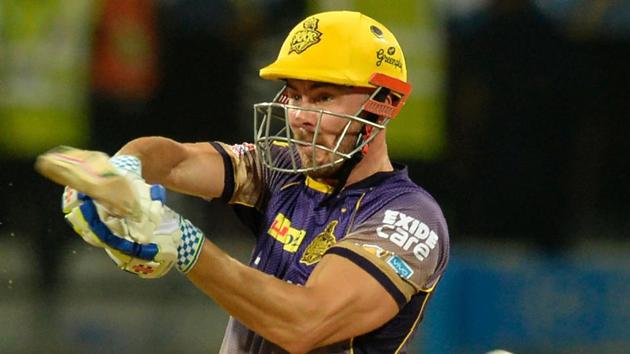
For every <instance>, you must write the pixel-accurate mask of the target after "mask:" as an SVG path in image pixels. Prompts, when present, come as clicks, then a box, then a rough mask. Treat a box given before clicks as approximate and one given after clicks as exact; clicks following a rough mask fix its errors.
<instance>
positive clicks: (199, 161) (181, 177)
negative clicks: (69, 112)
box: [117, 136, 224, 198]
mask: <svg viewBox="0 0 630 354" xmlns="http://www.w3.org/2000/svg"><path fill="white" fill-rule="evenodd" d="M117 154H119V155H120V154H126V155H133V156H136V157H138V158H139V159H140V160H141V161H142V177H143V178H144V179H145V180H146V181H147V182H148V183H159V184H162V185H164V186H165V187H166V188H168V189H171V190H175V191H178V192H181V193H185V194H190V195H196V196H200V197H204V198H216V197H219V196H221V193H222V192H223V187H224V167H223V160H222V158H221V156H220V154H219V153H218V151H216V150H215V149H214V148H213V147H212V145H210V144H209V143H206V142H203V143H179V142H177V141H175V140H172V139H169V138H164V137H158V136H152V137H143V138H138V139H135V140H132V141H131V142H129V143H127V144H126V145H125V146H123V147H122V148H121V149H120V151H118V153H117Z"/></svg>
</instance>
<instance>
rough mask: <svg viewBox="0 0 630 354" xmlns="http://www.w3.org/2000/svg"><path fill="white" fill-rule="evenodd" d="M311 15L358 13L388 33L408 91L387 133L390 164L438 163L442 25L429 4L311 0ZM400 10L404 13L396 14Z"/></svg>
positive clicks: (442, 144)
mask: <svg viewBox="0 0 630 354" xmlns="http://www.w3.org/2000/svg"><path fill="white" fill-rule="evenodd" d="M310 6H311V11H310V12H311V13H314V12H318V11H327V10H337V9H340V8H344V9H351V10H354V11H360V12H362V13H365V14H366V15H368V16H370V17H373V18H375V19H377V20H378V21H379V22H381V23H382V24H384V25H385V26H386V27H387V28H389V29H390V30H391V31H392V32H393V33H394V34H395V35H396V38H397V39H398V42H399V43H400V45H401V47H402V48H403V50H404V52H405V60H406V61H407V72H408V73H409V74H408V75H409V77H408V80H409V81H410V82H411V85H412V87H413V89H412V92H411V96H410V97H409V98H408V100H407V102H406V104H405V108H404V109H403V110H402V111H401V113H400V115H399V116H398V117H397V118H396V119H395V120H394V121H393V122H391V123H390V125H389V126H388V128H387V130H388V131H387V137H388V139H387V142H388V146H389V151H390V154H391V155H392V157H393V158H394V159H405V160H425V161H431V160H437V159H439V158H441V157H442V156H443V154H444V151H445V148H446V116H445V109H444V105H445V96H446V92H445V86H444V81H445V75H446V74H445V56H446V53H445V43H444V40H443V38H442V37H443V33H444V28H443V23H442V22H441V21H442V20H441V18H440V16H436V13H437V8H436V7H437V4H436V3H435V2H431V1H416V0H399V1H396V2H395V4H393V3H392V4H390V5H388V6H384V4H383V2H382V1H377V0H350V1H341V2H338V1H324V0H320V1H312V2H310ZM401 9H404V11H401Z"/></svg>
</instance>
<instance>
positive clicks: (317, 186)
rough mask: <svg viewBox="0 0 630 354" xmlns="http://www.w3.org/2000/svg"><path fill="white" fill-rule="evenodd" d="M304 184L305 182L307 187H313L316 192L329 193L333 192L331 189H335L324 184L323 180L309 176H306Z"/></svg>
mask: <svg viewBox="0 0 630 354" xmlns="http://www.w3.org/2000/svg"><path fill="white" fill-rule="evenodd" d="M304 184H306V186H307V187H309V188H311V189H314V190H316V191H318V192H322V193H326V194H331V193H332V192H333V190H334V189H335V188H334V187H333V186H331V185H329V184H326V183H324V182H320V181H318V180H316V179H313V178H311V177H309V176H306V180H305V181H304Z"/></svg>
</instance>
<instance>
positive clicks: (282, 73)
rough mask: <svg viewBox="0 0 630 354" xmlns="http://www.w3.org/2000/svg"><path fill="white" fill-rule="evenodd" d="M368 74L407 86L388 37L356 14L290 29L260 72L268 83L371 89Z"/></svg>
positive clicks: (332, 15) (399, 55) (327, 15)
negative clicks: (289, 81)
mask: <svg viewBox="0 0 630 354" xmlns="http://www.w3.org/2000/svg"><path fill="white" fill-rule="evenodd" d="M374 73H381V74H385V75H387V76H390V77H393V78H396V79H398V80H401V81H404V82H406V81H407V68H406V63H405V57H404V54H403V51H402V49H401V48H400V45H399V44H398V41H397V40H396V38H395V37H394V35H393V34H392V33H391V32H390V31H389V30H388V29H387V28H386V27H385V26H383V25H382V24H380V23H379V22H377V21H375V20H374V19H372V18H370V17H368V16H366V15H363V14H361V13H359V12H351V11H331V12H322V13H319V14H315V15H312V16H309V17H307V18H306V19H304V20H303V21H302V22H300V23H299V24H298V25H297V26H295V27H294V28H293V30H291V32H290V33H289V35H288V36H287V38H286V39H285V41H284V43H283V44H282V48H280V53H278V58H277V59H276V61H274V62H273V63H272V64H270V65H268V66H266V67H264V68H262V69H260V77H262V78H263V79H268V80H284V79H298V80H311V81H319V82H327V83H332V84H338V85H346V86H359V87H374V85H372V84H370V83H369V80H370V78H371V77H372V75H373V74H374Z"/></svg>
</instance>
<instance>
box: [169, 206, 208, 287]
mask: <svg viewBox="0 0 630 354" xmlns="http://www.w3.org/2000/svg"><path fill="white" fill-rule="evenodd" d="M179 227H180V232H181V242H180V243H179V245H178V246H177V265H176V267H177V269H178V270H179V271H180V272H182V273H184V274H186V273H188V272H189V271H190V270H191V269H192V268H193V267H194V265H195V264H196V263H197V260H198V259H199V253H201V248H202V246H203V242H204V240H205V236H204V234H203V232H202V231H201V230H200V229H199V228H198V227H196V226H195V225H193V224H192V223H191V222H190V221H189V220H188V219H184V218H183V217H181V216H180V220H179Z"/></svg>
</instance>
